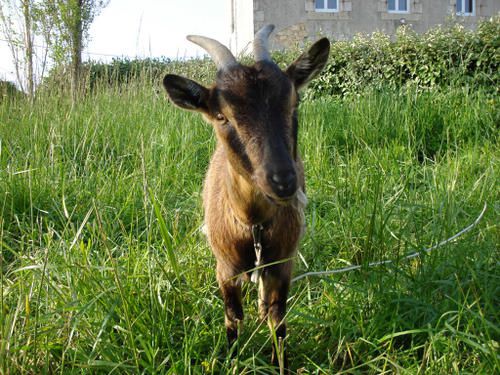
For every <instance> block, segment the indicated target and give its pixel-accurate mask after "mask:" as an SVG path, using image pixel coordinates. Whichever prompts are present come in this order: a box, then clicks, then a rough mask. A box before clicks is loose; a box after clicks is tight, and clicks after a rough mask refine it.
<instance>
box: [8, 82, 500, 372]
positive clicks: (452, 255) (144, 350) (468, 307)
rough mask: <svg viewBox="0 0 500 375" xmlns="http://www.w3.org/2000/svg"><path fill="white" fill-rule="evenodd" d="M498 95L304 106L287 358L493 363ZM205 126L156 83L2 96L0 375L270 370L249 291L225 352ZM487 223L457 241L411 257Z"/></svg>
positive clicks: (403, 365)
mask: <svg viewBox="0 0 500 375" xmlns="http://www.w3.org/2000/svg"><path fill="white" fill-rule="evenodd" d="M498 108H499V104H498V101H497V99H495V98H494V99H492V98H491V97H490V96H488V95H486V94H484V93H482V92H481V91H475V92H472V91H468V90H467V89H465V88H463V89H462V88H456V89H447V90H442V91H439V92H438V91H434V92H411V90H408V91H407V92H405V93H395V92H378V93H377V92H373V93H367V94H365V95H362V96H360V97H357V98H352V99H344V100H331V99H330V100H328V99H324V100H320V101H316V102H309V103H303V104H302V105H301V111H300V112H301V133H300V144H301V148H302V155H303V158H304V161H305V168H306V174H307V194H308V197H309V206H308V208H307V223H308V231H307V234H306V236H305V238H304V239H303V242H302V246H301V250H300V253H301V255H302V257H303V260H301V259H297V262H296V265H297V266H296V269H295V275H298V274H301V273H303V272H307V271H317V270H324V269H333V268H337V267H343V266H345V265H347V264H354V263H359V264H367V263H369V262H372V261H378V260H383V259H393V260H394V261H395V263H394V264H393V265H389V266H379V267H374V268H369V269H363V270H361V271H354V272H350V273H345V274H341V275H333V276H330V277H327V278H309V279H303V280H301V281H298V282H297V283H295V284H293V286H292V289H291V293H290V300H289V312H288V323H289V337H288V338H287V341H288V344H287V345H288V348H289V355H290V359H291V366H292V369H293V370H294V371H297V370H299V369H301V371H302V372H301V373H303V374H308V373H310V374H331V373H336V372H338V373H349V374H357V373H372V374H378V373H383V372H386V373H391V372H395V373H409V374H421V373H432V374H443V373H458V372H460V373H476V374H477V373H479V374H493V373H495V372H498V371H499V369H500V356H499V355H498V352H499V342H500V328H499V314H498V311H499V306H500V301H499V299H500V280H499V278H500V272H499V263H498V259H499V251H498V238H499V233H498V221H499V215H498V211H499V205H498V204H499V200H498V198H499V196H498V161H499V160H498V159H499V151H498V149H499V147H498V124H499V123H500V113H499V109H498ZM213 148H214V137H213V134H212V131H211V129H210V126H209V125H207V124H205V123H203V121H202V120H201V119H200V117H199V116H198V115H196V114H190V113H185V112H182V111H180V110H177V109H176V108H173V107H172V106H171V105H169V104H168V103H167V102H166V100H165V98H164V96H163V94H159V95H158V94H155V91H154V90H153V89H152V88H151V87H144V88H143V87H140V85H136V86H135V85H131V87H130V88H128V89H126V90H125V89H121V90H112V89H107V90H101V91H99V92H98V93H96V94H95V95H93V96H92V97H89V98H87V99H85V100H83V101H82V102H80V103H78V104H77V105H76V106H74V107H73V108H72V107H71V104H70V103H69V101H68V100H67V99H66V98H64V97H60V96H58V95H53V96H49V95H47V96H44V97H42V98H39V100H38V101H37V102H35V103H34V104H33V105H29V103H26V102H23V101H17V102H11V103H8V102H3V103H0V252H1V253H0V269H1V291H0V298H1V299H0V312H1V317H0V373H2V374H16V373H50V374H52V373H60V374H68V373H69V374H71V373H103V374H104V373H105V374H107V373H134V374H138V373H145V374H149V373H167V374H198V373H213V374H219V373H226V372H227V373H229V372H232V371H233V368H234V366H238V370H237V371H236V372H237V373H242V372H245V371H246V373H255V374H262V373H269V371H270V369H269V366H268V360H269V355H270V342H269V332H268V329H267V326H266V325H265V324H264V325H261V324H260V323H259V321H258V319H257V312H256V304H257V303H256V299H257V297H256V290H255V289H256V288H255V286H253V285H250V286H248V287H247V288H246V292H247V293H246V296H245V307H246V308H245V312H246V319H245V328H244V332H243V334H242V335H241V337H240V342H239V346H240V353H239V357H238V361H237V362H235V363H231V361H230V360H229V359H228V358H226V355H225V354H226V349H225V345H226V343H225V332H224V328H223V305H222V302H221V299H220V297H219V293H218V288H217V283H216V280H215V271H214V266H215V264H214V260H213V258H212V256H211V254H210V250H209V248H208V246H207V244H206V242H205V240H204V238H203V236H202V234H201V233H200V231H199V227H200V225H201V224H202V211H201V195H200V192H201V186H202V181H203V175H204V172H205V170H206V167H207V163H208V159H209V157H210V154H211V152H212V150H213ZM485 203H487V204H488V209H487V211H486V213H485V216H484V217H483V219H482V220H481V222H480V223H479V224H478V225H477V226H476V227H475V228H474V229H473V230H472V231H470V232H468V233H466V234H464V235H463V236H462V237H460V238H459V239H457V240H456V241H455V242H454V243H451V244H448V245H445V246H443V247H441V248H439V249H438V250H435V251H434V252H432V253H430V254H429V255H425V256H423V257H421V258H417V259H414V260H411V261H402V260H401V261H400V259H401V258H402V257H403V256H404V255H405V254H407V253H410V252H412V251H415V250H420V249H422V248H426V247H429V246H431V245H434V244H436V243H438V242H439V241H441V240H443V239H446V238H448V237H450V236H452V235H453V234H455V233H456V232H458V231H460V230H461V229H462V228H464V227H466V226H467V225H468V224H470V223H471V222H473V221H474V219H475V218H476V217H477V215H478V214H479V212H480V211H481V209H482V207H483V205H484V204H485Z"/></svg>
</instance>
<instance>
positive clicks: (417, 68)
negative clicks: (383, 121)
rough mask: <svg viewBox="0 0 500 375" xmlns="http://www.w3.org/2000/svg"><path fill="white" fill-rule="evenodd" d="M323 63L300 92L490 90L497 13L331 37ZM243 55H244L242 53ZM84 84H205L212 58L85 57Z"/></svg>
mask: <svg viewBox="0 0 500 375" xmlns="http://www.w3.org/2000/svg"><path fill="white" fill-rule="evenodd" d="M331 49H332V50H331V54H330V59H329V62H328V64H327V66H326V68H325V71H324V72H323V73H322V74H321V75H320V77H318V78H317V79H316V80H314V81H313V82H312V83H311V85H310V86H309V88H308V90H307V91H306V92H305V95H304V98H306V99H312V98H318V97H321V96H340V97H344V96H349V95H356V94H359V93H361V92H363V91H364V90H366V89H375V90H378V89H383V88H404V87H407V86H409V87H416V88H418V89H429V88H433V87H440V86H443V85H450V84H458V85H470V86H482V87H486V88H488V89H489V90H490V91H492V92H493V93H494V94H498V93H499V90H500V89H499V87H500V73H499V68H500V66H499V63H500V15H498V16H496V17H493V18H491V19H490V20H487V21H483V22H481V23H480V24H479V25H478V27H477V29H476V30H475V31H472V30H468V29H466V28H464V27H463V26H462V25H460V24H458V23H453V22H452V23H449V24H447V25H445V26H438V27H435V28H433V29H430V30H429V31H427V32H426V33H424V34H417V33H416V32H414V31H413V30H412V29H411V27H408V26H401V27H400V28H399V29H398V31H397V34H396V36H395V38H393V39H391V37H390V36H388V35H386V34H383V33H380V32H375V33H373V34H371V35H361V34H359V35H357V36H356V37H355V38H354V39H353V40H351V41H337V42H334V43H332V47H331ZM299 54H300V50H299V49H298V48H290V49H287V50H286V51H275V52H274V53H273V58H274V61H276V63H277V64H278V65H279V66H280V67H282V68H285V67H286V66H288V65H289V64H290V63H291V62H292V61H293V60H295V59H296V58H297V57H298V55H299ZM242 60H243V62H245V63H247V62H251V58H249V57H244V58H243V59H242ZM85 71H86V77H87V81H86V87H87V88H88V89H89V90H90V91H93V90H95V88H96V87H99V86H101V85H106V86H118V87H119V86H121V85H123V84H130V83H132V82H139V83H141V84H142V83H147V84H153V85H155V86H159V85H160V84H161V80H162V78H163V76H164V75H165V74H166V73H175V74H179V75H184V76H187V77H189V78H191V79H193V80H196V81H198V82H201V83H204V84H209V83H211V82H212V81H213V79H214V77H215V65H214V64H213V62H212V61H211V60H210V59H209V58H204V59H187V60H171V59H168V58H147V59H127V58H125V59H113V60H112V61H111V62H109V63H102V62H88V63H86V64H85ZM64 76H67V75H65V74H64V67H62V68H59V69H58V70H53V71H51V72H50V74H49V76H48V77H47V78H46V79H45V80H44V85H43V86H45V87H49V88H50V89H53V88H54V86H56V87H57V86H58V87H59V88H64V87H68V82H65V81H64V78H61V77H64Z"/></svg>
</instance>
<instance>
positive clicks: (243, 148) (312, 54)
mask: <svg viewBox="0 0 500 375" xmlns="http://www.w3.org/2000/svg"><path fill="white" fill-rule="evenodd" d="M273 29H274V25H267V26H265V27H263V28H262V29H260V30H259V31H258V32H257V33H256V35H255V39H254V42H253V47H254V58H255V64H254V65H252V66H244V65H241V64H240V63H238V62H237V61H236V58H235V57H234V56H233V54H232V53H231V51H230V50H229V49H228V48H227V47H225V46H224V45H222V44H221V43H219V42H218V41H216V40H213V39H210V38H206V37H202V36H188V37H187V38H188V40H190V41H191V42H193V43H195V44H197V45H199V46H200V47H202V48H203V49H205V50H206V51H207V52H208V54H209V55H210V56H211V57H212V59H213V61H214V62H215V64H216V65H217V69H218V70H217V76H216V82H215V84H214V85H213V86H212V87H211V88H206V87H204V86H202V85H200V84H198V83H197V82H195V81H192V80H190V79H187V78H184V77H180V76H177V75H172V74H168V75H166V76H165V78H164V79H163V85H164V87H165V89H166V91H167V95H168V97H169V98H170V100H171V101H172V102H173V103H174V104H176V105H177V106H179V107H181V108H183V109H187V110H192V111H198V112H201V113H202V115H203V116H204V118H205V119H206V120H207V121H208V122H209V123H211V124H212V125H213V127H214V130H215V133H216V137H217V146H216V149H215V152H214V154H213V156H212V158H211V161H210V165H209V168H208V171H207V175H206V178H205V182H204V188H203V207H204V215H205V216H204V221H205V229H206V234H207V236H208V241H209V243H210V246H211V249H212V252H213V254H214V256H215V258H216V261H217V281H218V284H219V287H220V290H221V293H222V297H223V299H224V305H225V327H226V334H227V340H228V344H229V347H230V348H231V347H232V345H233V343H234V342H235V341H236V339H237V337H238V326H239V323H240V322H242V321H243V307H242V302H241V280H248V279H249V278H250V274H251V272H252V271H254V276H255V275H257V276H258V277H257V279H258V282H259V314H260V317H261V318H262V319H266V318H267V319H268V324H269V326H270V328H271V330H272V332H274V333H275V335H276V337H277V339H278V340H276V342H277V343H278V345H277V347H276V345H273V354H272V363H273V364H275V365H276V364H279V363H281V366H280V368H282V369H283V368H284V367H286V368H287V367H288V365H287V358H286V354H285V351H284V347H283V345H284V344H283V340H284V339H285V336H286V324H285V320H284V317H285V312H286V303H287V295H288V290H289V287H290V277H291V272H292V258H293V257H294V256H295V254H296V251H297V247H298V243H299V239H300V237H301V232H302V228H303V226H304V214H303V209H304V206H305V195H304V190H305V187H304V172H303V165H302V161H301V159H300V157H299V154H298V150H297V133H298V117H297V107H298V103H299V96H298V90H299V89H300V88H302V87H303V86H304V85H305V84H306V83H307V82H309V81H310V80H311V79H312V78H314V77H315V76H316V75H317V74H318V73H319V72H320V71H321V70H322V69H323V67H324V66H325V64H326V62H327V59H328V55H329V52H330V42H329V41H328V39H326V38H322V39H320V40H319V41H317V42H316V43H315V44H313V45H312V46H311V47H310V48H309V50H308V51H307V52H305V53H303V54H302V55H301V56H300V57H299V58H298V59H297V60H296V61H295V62H294V63H292V64H291V65H290V66H289V67H288V69H286V70H285V71H282V70H281V69H280V68H279V67H278V65H277V64H276V63H274V62H273V61H272V60H271V57H270V53H269V49H268V39H269V35H270V34H271V32H272V31H273ZM266 264H269V265H268V266H266ZM256 265H257V266H258V267H257V268H258V270H255V268H256V267H255V266H256ZM253 279H255V277H253ZM276 350H278V352H276Z"/></svg>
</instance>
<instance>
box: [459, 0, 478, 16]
mask: <svg viewBox="0 0 500 375" xmlns="http://www.w3.org/2000/svg"><path fill="white" fill-rule="evenodd" d="M475 3H476V1H475V0H457V14H458V15H460V16H473V15H474V14H475V11H474V10H475V8H476V4H475Z"/></svg>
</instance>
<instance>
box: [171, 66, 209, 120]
mask: <svg viewBox="0 0 500 375" xmlns="http://www.w3.org/2000/svg"><path fill="white" fill-rule="evenodd" d="M163 86H164V87H165V90H167V95H168V97H169V98H170V100H172V102H173V103H174V104H175V105H177V106H179V107H181V108H184V109H188V110H191V111H200V112H207V111H208V105H207V101H208V96H209V95H208V94H209V92H208V89H207V88H206V87H203V86H202V85H200V84H198V83H196V82H195V81H192V80H190V79H187V78H184V77H180V76H177V75H174V74H167V75H166V76H165V78H163Z"/></svg>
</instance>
